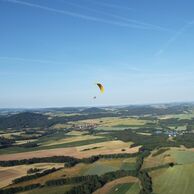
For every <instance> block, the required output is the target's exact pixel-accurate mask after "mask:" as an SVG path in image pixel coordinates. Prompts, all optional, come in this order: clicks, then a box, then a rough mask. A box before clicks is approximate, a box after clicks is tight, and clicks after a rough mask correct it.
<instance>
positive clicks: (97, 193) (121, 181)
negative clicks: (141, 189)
mask: <svg viewBox="0 0 194 194" xmlns="http://www.w3.org/2000/svg"><path fill="white" fill-rule="evenodd" d="M138 181H139V180H138V179H137V178H136V177H132V176H127V177H123V178H120V179H116V180H114V181H111V182H109V183H107V184H106V185H104V186H103V187H102V188H100V189H98V190H96V191H95V192H93V194H102V193H103V194H106V193H109V192H110V191H111V189H112V188H113V187H114V186H115V185H118V184H124V183H137V182H138Z"/></svg>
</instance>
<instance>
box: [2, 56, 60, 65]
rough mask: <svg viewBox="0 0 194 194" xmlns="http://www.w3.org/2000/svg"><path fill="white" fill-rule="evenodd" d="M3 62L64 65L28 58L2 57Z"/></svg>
mask: <svg viewBox="0 0 194 194" xmlns="http://www.w3.org/2000/svg"><path fill="white" fill-rule="evenodd" d="M1 60H14V61H24V62H35V63H43V64H48V63H49V64H55V65H57V64H58V65H61V64H63V65H64V63H62V62H58V61H51V60H40V59H28V58H21V57H0V61H1Z"/></svg>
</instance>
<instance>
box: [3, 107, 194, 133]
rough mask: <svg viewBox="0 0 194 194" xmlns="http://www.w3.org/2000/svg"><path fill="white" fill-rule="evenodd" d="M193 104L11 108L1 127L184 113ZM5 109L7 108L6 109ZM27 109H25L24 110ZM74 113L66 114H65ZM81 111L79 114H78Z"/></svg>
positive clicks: (36, 125) (38, 125)
mask: <svg viewBox="0 0 194 194" xmlns="http://www.w3.org/2000/svg"><path fill="white" fill-rule="evenodd" d="M192 109H193V104H190V105H188V104H174V105H172V104H170V105H160V106H159V105H158V106H156V105H154V106H153V105H146V106H125V107H118V108H115V107H114V108H110V107H109V108H96V107H91V108H53V109H52V108H50V109H39V110H38V109H36V110H35V109H33V110H28V111H27V112H20V111H21V110H20V111H19V112H17V111H16V110H13V112H11V110H10V109H9V113H8V114H7V115H3V116H1V117H0V129H7V128H16V129H19V128H36V127H39V128H41V127H44V128H46V127H51V126H52V125H54V124H57V123H61V124H63V123H67V122H69V121H78V120H85V119H94V118H102V117H115V116H126V117H127V116H143V115H152V116H157V115H166V114H182V113H186V112H190V111H191V110H192ZM4 111H5V110H4ZM24 111H25V110H24ZM58 112H60V113H64V116H57V114H56V116H53V117H50V118H49V119H48V117H49V116H48V115H45V113H58ZM71 113H76V114H72V115H68V116H66V115H65V114H71ZM77 113H79V114H77Z"/></svg>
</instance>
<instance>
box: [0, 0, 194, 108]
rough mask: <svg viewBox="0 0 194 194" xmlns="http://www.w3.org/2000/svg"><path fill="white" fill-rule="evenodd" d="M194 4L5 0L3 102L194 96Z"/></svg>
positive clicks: (0, 37) (0, 16) (0, 43)
mask: <svg viewBox="0 0 194 194" xmlns="http://www.w3.org/2000/svg"><path fill="white" fill-rule="evenodd" d="M193 10H194V1H193V0H184V1H183V0H170V1H169V0H157V1H156V0H146V1H142V0H122V1H121V0H55V1H53V0H0V108H24V107H27V108H35V107H65V106H108V105H128V104H149V103H166V102H189V101H194V84H193V83H194V76H193V75H194V55H193V51H194V12H193ZM97 82H100V83H102V84H103V85H104V87H105V93H104V94H101V93H100V92H99V90H98V88H97V86H96V83H97ZM94 96H96V99H93V97H94Z"/></svg>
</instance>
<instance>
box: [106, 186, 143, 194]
mask: <svg viewBox="0 0 194 194" xmlns="http://www.w3.org/2000/svg"><path fill="white" fill-rule="evenodd" d="M139 191H140V187H139V184H138V183H124V184H118V185H115V186H114V187H113V188H112V189H111V191H110V192H109V193H108V194H139Z"/></svg>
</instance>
